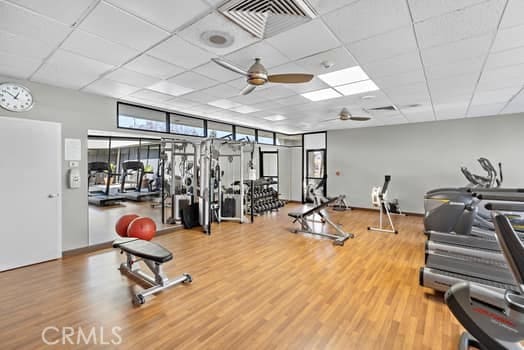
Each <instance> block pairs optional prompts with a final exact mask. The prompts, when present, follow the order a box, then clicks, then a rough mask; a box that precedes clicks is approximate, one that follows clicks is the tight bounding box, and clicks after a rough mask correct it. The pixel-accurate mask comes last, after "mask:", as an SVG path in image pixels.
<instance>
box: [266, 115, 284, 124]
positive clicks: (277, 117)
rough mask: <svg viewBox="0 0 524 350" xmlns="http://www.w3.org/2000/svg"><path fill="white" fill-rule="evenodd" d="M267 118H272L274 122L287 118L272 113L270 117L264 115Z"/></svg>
mask: <svg viewBox="0 0 524 350" xmlns="http://www.w3.org/2000/svg"><path fill="white" fill-rule="evenodd" d="M264 119H265V120H270V121H272V122H277V121H279V120H286V119H287V118H286V117H284V116H283V115H280V114H275V115H270V116H269V117H264Z"/></svg>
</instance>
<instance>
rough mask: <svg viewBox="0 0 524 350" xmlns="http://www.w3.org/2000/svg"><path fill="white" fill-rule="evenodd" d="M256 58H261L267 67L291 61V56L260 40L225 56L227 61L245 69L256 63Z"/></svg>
mask: <svg viewBox="0 0 524 350" xmlns="http://www.w3.org/2000/svg"><path fill="white" fill-rule="evenodd" d="M255 58H261V59H262V64H263V65H264V66H265V67H266V69H267V68H270V67H274V66H278V65H281V64H283V63H286V62H288V61H289V58H287V57H286V56H284V55H283V54H282V53H281V52H280V51H278V50H277V49H274V48H273V47H271V46H270V45H269V44H267V43H266V42H264V41H259V42H257V43H254V44H252V45H249V46H246V47H244V48H242V49H240V50H238V51H235V52H233V53H231V54H229V55H227V56H226V57H225V59H226V60H227V61H229V62H231V63H233V64H235V65H237V66H239V67H240V68H242V69H245V70H248V69H249V67H250V66H251V65H252V64H253V63H255ZM222 69H223V68H222ZM237 76H238V75H237Z"/></svg>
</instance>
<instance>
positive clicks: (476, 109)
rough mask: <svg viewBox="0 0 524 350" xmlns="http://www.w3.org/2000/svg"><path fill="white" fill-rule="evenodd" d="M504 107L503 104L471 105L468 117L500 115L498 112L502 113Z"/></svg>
mask: <svg viewBox="0 0 524 350" xmlns="http://www.w3.org/2000/svg"><path fill="white" fill-rule="evenodd" d="M505 105H506V103H505V102H503V103H490V104H482V105H479V104H475V105H471V106H470V107H469V110H468V117H486V116H493V115H497V114H499V113H500V111H502V109H503V108H504V106H505Z"/></svg>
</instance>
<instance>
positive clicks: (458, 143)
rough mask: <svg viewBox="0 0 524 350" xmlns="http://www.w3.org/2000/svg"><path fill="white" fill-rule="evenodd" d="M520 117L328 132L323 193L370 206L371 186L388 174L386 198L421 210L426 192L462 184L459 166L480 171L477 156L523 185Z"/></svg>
mask: <svg viewBox="0 0 524 350" xmlns="http://www.w3.org/2000/svg"><path fill="white" fill-rule="evenodd" d="M523 117H524V116H523V115H522V114H520V115H508V116H498V117H489V118H468V119H460V120H448V121H439V122H428V123H417V124H404V125H394V126H385V127H376V128H359V129H346V130H337V131H329V132H328V194H329V195H330V196H334V195H337V194H346V195H347V196H348V199H349V202H350V205H354V206H357V207H371V203H370V201H371V200H370V192H371V188H372V187H373V186H376V185H382V183H383V182H384V175H386V174H390V175H392V180H391V185H390V191H389V198H398V199H399V200H400V204H401V208H402V209H403V210H405V211H408V212H417V213H422V212H423V196H424V193H425V192H426V191H428V190H430V189H433V188H438V187H444V186H462V185H465V184H466V182H467V181H466V180H465V178H464V177H463V176H462V173H461V172H460V166H467V167H468V168H469V169H470V170H472V171H474V172H477V173H481V174H483V170H482V169H481V168H480V166H479V165H478V163H477V162H476V159H477V158H479V157H487V158H489V159H490V160H491V161H492V162H493V163H496V162H499V161H500V162H502V165H503V171H504V187H523V185H524V165H523V162H522V150H523V149H524V138H523V137H522V131H523V130H524V118H523ZM337 171H340V173H341V174H340V176H336V174H335V173H336V172H337Z"/></svg>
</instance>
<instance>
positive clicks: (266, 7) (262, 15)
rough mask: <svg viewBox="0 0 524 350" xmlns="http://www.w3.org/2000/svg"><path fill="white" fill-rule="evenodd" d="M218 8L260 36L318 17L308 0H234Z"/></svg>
mask: <svg viewBox="0 0 524 350" xmlns="http://www.w3.org/2000/svg"><path fill="white" fill-rule="evenodd" d="M218 10H219V11H220V13H222V14H223V15H224V16H226V17H227V18H229V19H230V20H231V21H233V22H234V23H236V24H237V25H239V26H240V27H241V28H242V29H244V30H246V31H248V32H249V33H251V34H253V35H254V36H256V37H257V38H260V39H264V38H269V37H271V36H274V35H276V34H278V33H281V32H283V31H286V30H288V29H291V28H293V27H296V26H298V25H299V24H302V23H305V22H308V21H310V20H311V19H313V18H315V13H314V12H313V10H312V9H311V7H309V5H308V4H307V3H306V2H305V1H304V0H230V1H228V2H226V3H225V4H224V5H222V6H220V7H219V8H218Z"/></svg>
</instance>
